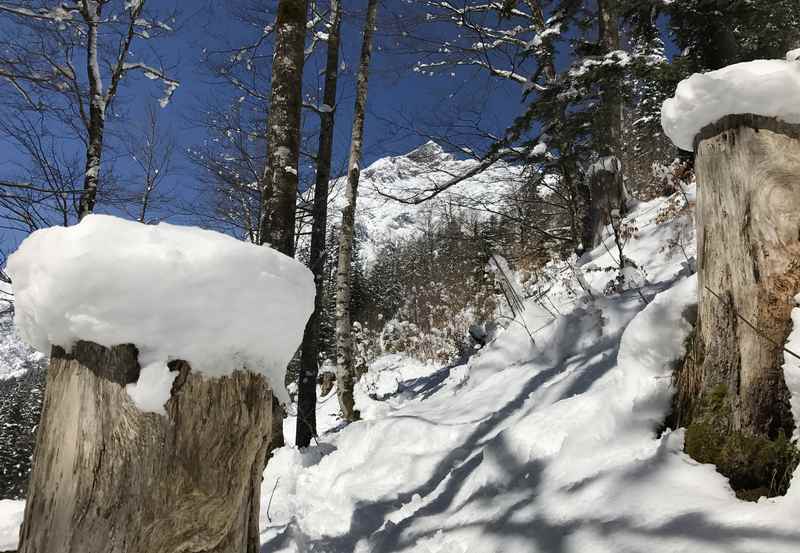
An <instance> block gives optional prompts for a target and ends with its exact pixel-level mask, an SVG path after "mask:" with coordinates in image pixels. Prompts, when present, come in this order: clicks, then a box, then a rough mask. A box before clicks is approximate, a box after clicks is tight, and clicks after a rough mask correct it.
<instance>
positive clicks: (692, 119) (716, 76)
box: [661, 52, 800, 151]
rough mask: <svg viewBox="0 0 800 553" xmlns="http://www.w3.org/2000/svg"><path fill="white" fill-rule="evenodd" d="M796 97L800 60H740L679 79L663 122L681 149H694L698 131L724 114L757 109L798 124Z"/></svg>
mask: <svg viewBox="0 0 800 553" xmlns="http://www.w3.org/2000/svg"><path fill="white" fill-rule="evenodd" d="M792 54H793V52H790V53H789V54H787V58H790V57H791V55H792ZM798 98H800V62H797V61H790V60H789V59H787V60H756V61H750V62H745V63H737V64H735V65H729V66H728V67H724V68H722V69H719V70H717V71H711V72H710V73H697V74H694V75H692V76H691V77H689V78H688V79H685V80H683V81H681V82H680V83H679V84H678V88H677V89H676V90H675V96H674V97H673V98H670V99H668V100H666V101H665V102H664V105H663V106H662V108H661V126H662V127H663V128H664V133H665V134H666V135H667V136H668V137H669V138H670V140H672V142H673V143H674V144H675V145H676V146H677V147H678V148H680V149H682V150H689V151H691V150H693V149H694V139H695V137H696V136H697V135H698V134H699V133H700V131H701V130H702V129H703V128H704V127H706V126H707V125H710V124H712V123H715V122H716V121H719V120H720V119H722V118H723V117H725V116H726V115H740V114H753V115H762V116H765V117H775V118H777V119H779V120H781V121H783V122H785V123H791V124H796V123H800V101H798Z"/></svg>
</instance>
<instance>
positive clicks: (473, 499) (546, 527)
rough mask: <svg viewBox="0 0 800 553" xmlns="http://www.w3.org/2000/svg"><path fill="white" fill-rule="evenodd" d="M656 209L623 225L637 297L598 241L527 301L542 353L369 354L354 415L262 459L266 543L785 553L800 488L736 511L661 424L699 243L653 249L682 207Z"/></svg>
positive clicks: (515, 347) (507, 349)
mask: <svg viewBox="0 0 800 553" xmlns="http://www.w3.org/2000/svg"><path fill="white" fill-rule="evenodd" d="M694 196H695V190H694V187H691V188H690V189H689V190H687V191H686V197H687V198H688V199H689V201H690V202H694ZM676 199H679V197H676V198H673V201H674V200H676ZM667 205H668V204H667V203H666V202H665V200H664V199H658V200H654V201H652V202H647V203H640V204H638V205H637V206H636V207H635V209H634V211H633V213H632V214H631V215H630V216H629V217H628V218H627V219H626V223H629V224H632V223H633V222H634V221H633V219H635V222H636V225H637V226H638V227H639V231H638V232H637V233H635V236H634V237H633V238H632V239H631V240H630V241H629V242H628V243H627V244H626V247H625V253H626V256H629V257H630V258H631V259H633V260H634V261H635V262H636V263H637V264H638V265H640V266H641V267H642V273H641V274H642V277H641V279H640V282H641V286H642V288H641V292H642V294H643V295H644V296H645V298H646V299H647V303H645V302H644V301H642V299H641V297H640V296H639V294H638V293H635V291H633V290H629V291H626V292H623V293H621V294H610V295H604V294H602V293H601V291H602V290H603V289H604V288H605V287H606V285H607V284H608V282H609V281H610V280H611V279H612V278H613V277H614V275H613V274H609V271H605V270H593V268H595V269H602V268H604V267H609V266H614V259H613V256H612V254H611V252H613V251H614V250H613V248H607V246H609V245H610V243H609V242H607V243H606V244H605V245H603V246H601V247H599V248H597V249H595V250H594V251H592V252H590V253H589V254H587V255H586V256H585V257H584V258H583V259H581V260H579V261H578V260H574V259H573V260H568V261H566V262H559V263H556V264H554V265H553V266H551V267H549V269H548V270H549V271H551V272H552V274H553V275H556V276H555V277H554V278H553V279H552V281H551V286H550V288H551V292H550V293H549V294H548V296H549V297H550V299H551V300H552V302H553V305H554V306H556V308H557V309H558V311H559V312H560V315H558V316H557V317H552V316H548V315H545V314H543V311H542V309H541V307H540V306H539V305H538V304H536V303H534V302H532V301H531V302H529V304H528V309H527V310H526V313H525V316H526V318H527V320H526V322H527V323H528V324H529V325H530V326H533V324H535V323H536V322H537V321H536V319H537V318H541V320H542V321H544V322H546V323H547V324H545V326H544V327H543V328H541V329H539V330H538V331H537V332H536V334H535V336H536V346H535V347H534V346H533V345H532V344H531V343H530V341H529V339H528V337H527V335H526V332H525V330H524V329H523V328H521V327H520V326H517V325H511V326H509V327H508V329H506V331H505V332H503V333H502V334H500V336H499V337H498V338H497V339H496V340H495V341H494V342H492V343H490V344H489V345H487V347H486V348H484V349H483V350H482V351H481V352H480V353H479V354H478V355H476V356H474V357H473V358H472V359H471V360H470V361H469V362H468V363H467V364H466V365H462V366H459V367H452V368H448V367H435V366H431V365H422V364H419V363H418V362H415V361H412V360H409V359H404V358H402V357H400V356H389V357H382V358H380V359H379V360H378V361H376V362H375V363H374V364H373V365H372V366H371V367H370V369H369V372H368V373H367V375H365V377H364V378H363V379H362V381H361V382H360V383H359V385H358V387H357V390H356V401H357V406H358V408H359V409H360V410H361V413H362V415H363V417H364V420H362V421H360V422H357V423H353V424H350V425H348V426H345V427H341V426H339V425H336V426H334V427H333V428H332V429H331V430H330V431H328V432H326V433H325V432H323V433H322V435H321V437H320V445H319V446H312V447H310V448H308V449H306V450H303V451H298V450H297V449H295V448H293V447H290V446H287V447H284V448H282V449H280V450H278V451H277V452H276V453H275V457H274V458H273V460H272V461H270V464H269V465H268V467H267V470H266V472H265V474H264V483H263V489H262V493H263V495H264V497H263V498H262V501H263V502H264V503H263V505H262V528H263V535H262V542H263V543H264V545H263V551H282V552H289V551H293V552H300V551H329V552H332V553H339V552H342V553H343V552H351V551H356V552H364V553H365V552H368V551H375V552H381V553H387V552H399V551H407V552H418V553H451V552H456V553H466V552H471V551H486V552H492V553H494V552H504V553H505V552H511V553H516V552H519V553H536V552H541V553H554V552H556V551H557V552H559V553H587V552H591V553H606V552H608V553H612V552H613V553H616V552H626V553H676V552H679V551H686V552H689V551H703V552H707V553H723V552H724V553H780V552H786V553H788V552H794V551H796V550H797V540H798V538H800V535H798V532H797V530H796V524H795V521H796V519H797V516H798V515H800V484H798V483H797V482H796V481H795V485H793V486H792V488H791V489H790V491H789V494H788V495H787V496H785V497H781V498H773V499H762V500H761V501H760V502H758V503H748V502H743V501H739V500H738V499H736V497H735V495H734V493H733V492H732V491H731V489H730V488H729V486H728V484H727V482H726V480H725V478H724V477H722V476H721V475H719V474H718V473H717V472H716V471H715V470H714V467H713V466H711V465H701V464H698V463H696V462H695V461H693V460H692V459H690V458H689V457H688V456H687V455H685V454H684V453H683V451H682V446H683V437H684V431H683V430H681V429H678V430H667V431H664V432H663V433H661V434H659V433H658V431H657V429H658V428H660V426H661V424H662V423H663V421H664V419H665V416H666V414H667V412H668V410H669V407H670V402H671V398H672V389H671V379H672V368H673V366H674V364H675V363H676V361H678V360H679V359H680V358H681V357H682V356H683V355H684V341H685V338H686V337H687V335H688V334H689V332H690V331H691V324H690V321H689V320H687V315H686V314H687V313H689V312H690V310H689V309H688V308H689V307H690V306H692V305H693V304H695V303H696V301H697V278H696V275H693V274H691V270H689V268H690V267H692V266H693V259H692V258H693V257H694V255H695V244H694V237H693V233H692V234H690V235H689V236H688V237H687V239H686V243H685V244H684V251H685V252H686V257H685V256H684V254H683V253H682V252H678V251H673V250H666V251H665V250H664V244H665V243H666V242H667V240H668V239H670V238H674V237H675V236H676V235H677V234H680V233H683V232H685V229H686V227H687V224H689V223H691V213H690V212H689V213H684V214H681V215H679V216H678V217H676V218H673V219H672V220H669V221H667V222H664V223H659V222H657V221H656V220H657V219H658V217H659V214H660V213H663V210H664V209H665V208H666V206H667ZM607 240H611V238H610V237H608V238H607ZM573 272H574V273H575V274H574V275H573V274H572V273H573ZM577 275H580V280H582V281H583V283H584V285H585V286H587V287H588V288H589V289H590V290H591V292H592V295H593V296H594V297H593V298H592V297H590V296H589V295H588V294H587V293H585V292H583V291H582V290H581V289H580V286H579V285H578V283H577V280H578V276H577ZM644 275H646V278H645V277H644ZM575 290H577V292H576V291H575ZM798 299H800V298H798ZM796 478H797V474H796V475H795V479H796ZM273 489H274V490H275V493H274V496H273V497H271V505H270V512H269V518H267V517H266V516H265V510H266V505H267V503H268V501H270V495H271V494H272V491H273Z"/></svg>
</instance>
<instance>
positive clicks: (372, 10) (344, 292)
mask: <svg viewBox="0 0 800 553" xmlns="http://www.w3.org/2000/svg"><path fill="white" fill-rule="evenodd" d="M377 15H378V1H377V0H368V4H367V19H366V23H365V24H364V41H363V44H362V47H361V59H360V63H359V68H358V77H357V80H356V104H355V112H354V115H353V132H352V136H351V140H350V161H349V162H348V166H347V205H346V206H345V207H344V209H343V210H342V226H341V234H340V239H339V268H338V270H337V274H336V371H337V375H336V382H337V393H338V396H339V406H340V408H341V410H342V416H343V417H344V418H345V420H348V421H353V420H357V419H358V417H359V414H358V411H356V410H355V402H354V399H353V385H354V380H355V368H354V366H353V340H352V328H351V321H350V296H351V286H350V282H351V265H352V260H353V231H354V227H355V214H356V203H357V198H358V181H359V177H360V176H361V151H362V149H363V147H364V118H365V115H366V107H367V88H368V84H369V68H370V62H371V60H372V36H373V34H374V32H375V21H376V19H377Z"/></svg>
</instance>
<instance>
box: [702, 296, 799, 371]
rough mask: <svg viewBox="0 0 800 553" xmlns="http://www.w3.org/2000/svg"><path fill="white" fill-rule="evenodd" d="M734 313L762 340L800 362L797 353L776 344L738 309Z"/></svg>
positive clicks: (721, 301) (719, 298)
mask: <svg viewBox="0 0 800 553" xmlns="http://www.w3.org/2000/svg"><path fill="white" fill-rule="evenodd" d="M704 288H705V289H706V291H708V293H709V294H711V295H712V296H714V297H715V298H717V300H718V301H719V302H720V303H722V304H725V303H726V302H725V300H723V299H722V298H721V297H720V296H719V294H717V293H716V292H714V290H712V289H711V288H709V287H708V286H704ZM732 311H733V312H734V313H735V314H736V316H737V317H738V318H740V319H741V320H742V321H743V322H744V324H746V325H747V326H749V327H750V328H751V329H753V332H755V333H756V334H757V335H759V336H761V337H762V338H764V339H765V340H766V341H768V342H769V343H770V344H772V345H773V346H775V347H779V348H781V349H782V350H783V351H784V353H788V354H789V355H791V356H792V357H794V358H795V359H798V360H800V355H798V354H796V353H795V352H793V351H792V350H790V349H788V348H787V347H786V346H784V345H783V344H779V343H778V342H776V341H775V340H773V339H772V338H770V337H769V336H767V335H766V334H764V332H763V331H762V330H760V329H759V328H758V327H757V326H755V325H754V324H753V323H751V322H750V321H748V320H747V319H746V318H745V317H744V316H743V315H742V314H741V313H739V312H738V311H737V310H736V309H732Z"/></svg>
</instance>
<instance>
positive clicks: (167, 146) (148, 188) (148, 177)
mask: <svg viewBox="0 0 800 553" xmlns="http://www.w3.org/2000/svg"><path fill="white" fill-rule="evenodd" d="M137 134H138V136H134V138H132V139H131V140H129V141H128V144H127V149H128V153H129V154H130V156H131V159H132V160H133V161H134V163H135V164H136V167H137V177H138V179H137V180H138V186H134V189H136V192H135V196H134V198H133V201H132V202H131V203H133V206H134V207H135V208H136V211H135V213H133V214H132V215H134V216H135V217H136V220H137V221H139V222H140V223H148V222H152V221H153V220H154V218H153V217H152V216H151V217H148V215H149V214H150V213H151V212H152V211H153V210H154V209H155V210H163V209H164V208H165V207H166V206H167V205H168V204H169V203H170V201H171V200H172V198H171V197H170V195H169V194H168V192H167V191H165V190H163V188H164V186H163V184H164V181H165V180H167V179H169V178H170V176H171V174H172V171H173V170H174V168H175V165H174V164H175V149H176V142H175V136H174V135H172V134H171V133H170V132H169V131H168V130H166V129H164V128H163V123H162V122H161V121H160V119H159V114H158V111H157V110H156V108H155V107H153V106H152V105H150V106H148V108H147V112H146V120H145V123H144V125H143V128H142V129H141V131H140V133H137Z"/></svg>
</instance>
